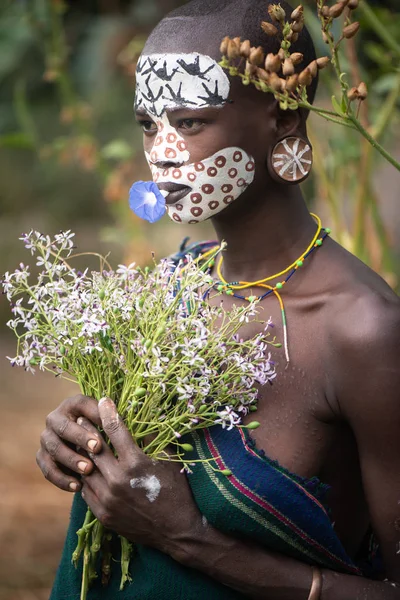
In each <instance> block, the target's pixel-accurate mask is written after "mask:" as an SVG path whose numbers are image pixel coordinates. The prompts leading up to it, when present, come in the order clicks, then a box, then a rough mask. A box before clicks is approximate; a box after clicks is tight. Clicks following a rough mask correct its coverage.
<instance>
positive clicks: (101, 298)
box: [99, 290, 106, 300]
mask: <svg viewBox="0 0 400 600" xmlns="http://www.w3.org/2000/svg"><path fill="white" fill-rule="evenodd" d="M105 297H106V293H105V291H104V290H100V291H99V298H100V300H104V298H105Z"/></svg>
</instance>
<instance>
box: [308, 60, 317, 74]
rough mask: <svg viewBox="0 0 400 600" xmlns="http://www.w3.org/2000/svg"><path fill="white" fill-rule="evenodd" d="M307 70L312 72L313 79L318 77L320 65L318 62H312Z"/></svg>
mask: <svg viewBox="0 0 400 600" xmlns="http://www.w3.org/2000/svg"><path fill="white" fill-rule="evenodd" d="M307 69H308V70H309V71H310V73H311V75H312V77H313V78H314V77H316V76H317V73H318V64H317V61H316V60H313V61H312V62H310V64H309V65H308V67H307Z"/></svg>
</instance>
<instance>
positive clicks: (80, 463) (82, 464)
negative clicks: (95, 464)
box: [78, 460, 88, 473]
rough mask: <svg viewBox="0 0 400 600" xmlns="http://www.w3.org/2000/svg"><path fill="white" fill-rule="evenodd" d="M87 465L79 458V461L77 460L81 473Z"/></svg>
mask: <svg viewBox="0 0 400 600" xmlns="http://www.w3.org/2000/svg"><path fill="white" fill-rule="evenodd" d="M87 466H88V464H87V463H86V462H83V460H80V461H79V462H78V469H79V470H80V471H82V473H84V472H85V471H86V469H87Z"/></svg>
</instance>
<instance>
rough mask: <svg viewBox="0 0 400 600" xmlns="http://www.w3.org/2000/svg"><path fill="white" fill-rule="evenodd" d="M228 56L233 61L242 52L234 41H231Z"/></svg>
mask: <svg viewBox="0 0 400 600" xmlns="http://www.w3.org/2000/svg"><path fill="white" fill-rule="evenodd" d="M226 54H227V56H228V58H230V59H231V60H233V59H235V58H238V57H239V56H240V50H239V48H238V46H237V44H235V42H234V41H233V40H229V42H228V49H227V52H226Z"/></svg>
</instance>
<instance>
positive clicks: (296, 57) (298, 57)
mask: <svg viewBox="0 0 400 600" xmlns="http://www.w3.org/2000/svg"><path fill="white" fill-rule="evenodd" d="M290 59H291V61H292V63H293V64H294V65H295V66H296V65H299V64H300V63H301V62H302V61H303V59H304V56H303V54H302V53H301V52H293V54H291V55H290Z"/></svg>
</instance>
